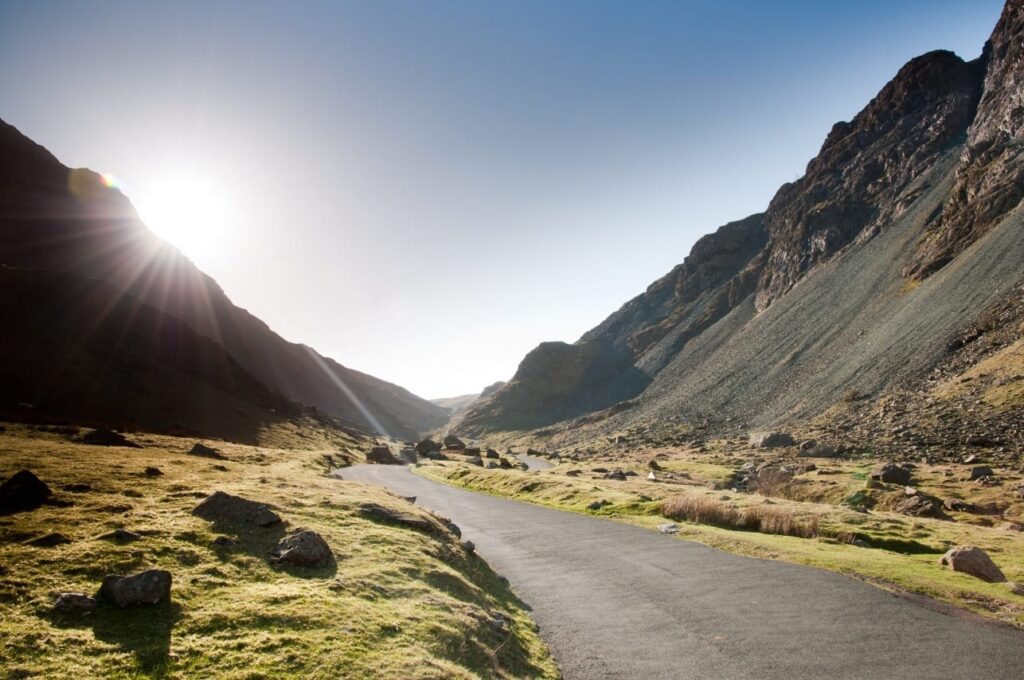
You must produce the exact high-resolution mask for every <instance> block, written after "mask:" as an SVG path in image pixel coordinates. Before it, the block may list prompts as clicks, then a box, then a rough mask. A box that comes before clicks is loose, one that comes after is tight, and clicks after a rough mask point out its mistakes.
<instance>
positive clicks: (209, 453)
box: [188, 442, 224, 460]
mask: <svg viewBox="0 0 1024 680" xmlns="http://www.w3.org/2000/svg"><path fill="white" fill-rule="evenodd" d="M188 455H190V456H199V457H200V458H213V459H215V460H224V454H222V453H221V452H220V451H218V450H217V449H215V448H213V447H212V446H207V445H206V444H203V443H202V442H196V443H195V444H194V445H193V446H192V449H191V450H190V451H189V452H188Z"/></svg>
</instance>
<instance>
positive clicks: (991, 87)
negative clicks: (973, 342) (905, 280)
mask: <svg viewBox="0 0 1024 680" xmlns="http://www.w3.org/2000/svg"><path fill="white" fill-rule="evenodd" d="M983 58H985V59H986V60H987V62H988V70H987V72H986V74H985V84H984V95H983V96H982V98H981V103H980V104H979V105H978V110H977V115H976V116H975V117H974V122H973V123H971V127H970V130H969V131H968V138H967V144H966V145H965V146H964V149H963V151H962V153H961V155H960V164H959V166H958V167H957V171H956V184H955V186H954V187H953V190H952V191H951V192H950V196H949V199H948V200H947V201H946V203H945V205H944V206H943V208H942V213H941V216H940V218H939V219H938V220H937V223H936V224H935V225H934V226H933V227H932V228H931V229H929V232H928V234H927V235H926V238H925V239H923V240H922V242H921V244H920V245H919V246H918V249H917V254H916V256H915V257H914V259H913V260H912V261H911V262H910V264H909V265H908V267H907V273H908V274H909V275H911V276H913V277H915V278H918V279H920V278H924V277H926V276H928V275H929V274H931V273H932V272H934V271H936V270H937V269H939V268H941V267H943V266H944V265H946V264H947V263H949V262H950V261H951V260H952V259H953V258H954V257H956V256H957V255H958V254H959V253H961V252H963V251H964V249H966V248H967V247H968V246H970V245H971V244H972V243H974V242H975V241H976V240H977V239H978V238H980V237H981V236H982V235H984V234H985V233H987V232H988V231H989V230H990V229H991V228H992V227H993V226H995V225H996V224H997V223H998V222H999V220H1000V218H1002V217H1003V216H1004V215H1006V214H1007V213H1008V212H1009V211H1011V210H1012V209H1014V208H1015V207H1016V206H1017V205H1018V204H1019V203H1020V201H1021V199H1022V198H1024V146H1022V144H1021V138H1022V136H1024V2H1022V1H1021V0H1010V1H1009V2H1007V3H1006V6H1005V7H1004V8H1003V13H1002V16H1001V17H1000V18H999V23H998V24H997V25H996V28H995V31H994V32H993V33H992V38H991V39H990V40H989V42H988V44H987V45H986V46H985V54H984V57H983Z"/></svg>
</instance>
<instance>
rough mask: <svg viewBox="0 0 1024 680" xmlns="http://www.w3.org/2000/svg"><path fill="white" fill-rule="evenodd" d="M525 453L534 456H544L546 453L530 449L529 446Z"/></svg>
mask: <svg viewBox="0 0 1024 680" xmlns="http://www.w3.org/2000/svg"><path fill="white" fill-rule="evenodd" d="M526 455H527V456H532V457H534V458H546V457H547V455H548V454H546V453H545V452H543V451H538V450H537V449H530V448H528V449H526Z"/></svg>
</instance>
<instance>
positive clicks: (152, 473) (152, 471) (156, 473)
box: [143, 467, 164, 477]
mask: <svg viewBox="0 0 1024 680" xmlns="http://www.w3.org/2000/svg"><path fill="white" fill-rule="evenodd" d="M143 474H144V475H146V476H147V477H160V476H162V475H163V474H164V473H163V470H161V469H160V468H156V467H148V468H146V469H145V470H144V471H143Z"/></svg>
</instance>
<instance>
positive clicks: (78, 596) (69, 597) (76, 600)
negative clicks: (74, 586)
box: [53, 593, 97, 614]
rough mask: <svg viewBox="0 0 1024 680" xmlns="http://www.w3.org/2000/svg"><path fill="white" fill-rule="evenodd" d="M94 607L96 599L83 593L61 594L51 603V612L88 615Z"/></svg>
mask: <svg viewBox="0 0 1024 680" xmlns="http://www.w3.org/2000/svg"><path fill="white" fill-rule="evenodd" d="M96 605H97V602H96V598H94V597H89V596H88V595H86V594H85V593H61V594H60V595H58V596H57V600H56V601H55V602H54V603H53V610H54V611H56V612H60V613H61V614H88V613H89V612H91V611H93V610H94V609H96Z"/></svg>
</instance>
